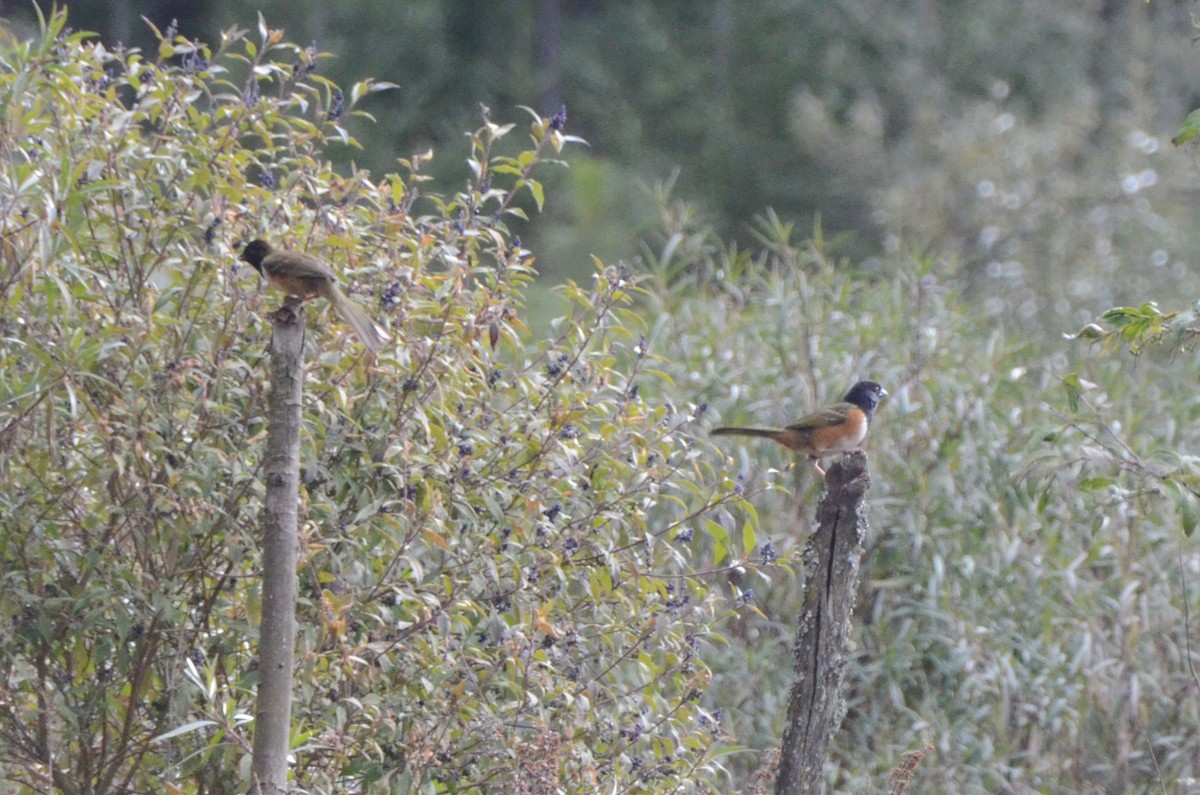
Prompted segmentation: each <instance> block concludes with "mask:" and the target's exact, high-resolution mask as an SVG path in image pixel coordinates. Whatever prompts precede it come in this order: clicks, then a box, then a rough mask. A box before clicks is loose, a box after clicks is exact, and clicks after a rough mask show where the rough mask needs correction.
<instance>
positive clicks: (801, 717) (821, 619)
mask: <svg viewBox="0 0 1200 795" xmlns="http://www.w3.org/2000/svg"><path fill="white" fill-rule="evenodd" d="M870 485H871V476H870V473H869V472H868V471H867V456H866V454H865V453H863V452H854V453H850V454H849V455H846V456H844V457H843V458H842V459H841V460H840V461H838V462H837V463H835V464H833V466H831V467H829V471H828V472H827V473H826V475H825V492H824V494H823V495H822V496H821V503H820V505H819V506H818V507H817V528H816V531H815V532H814V533H813V534H812V536H811V537H810V538H809V541H808V546H807V547H805V550H804V577H805V588H804V606H803V607H802V608H801V610H800V617H799V622H798V628H797V630H796V645H795V646H794V647H793V651H792V660H793V662H792V670H793V675H792V690H791V694H790V696H789V698H788V714H787V726H786V727H785V729H784V734H783V747H782V748H781V754H780V759H779V773H778V776H777V777H776V779H775V793H776V795H815V794H816V793H819V792H821V789H822V780H823V774H822V769H823V768H824V765H825V756H826V754H827V752H828V750H829V741H830V740H831V739H832V738H833V735H834V733H835V732H836V731H837V729H838V725H839V724H840V723H841V722H842V717H843V716H844V715H845V713H846V704H845V700H844V699H843V697H842V681H843V679H844V678H845V669H846V643H847V639H848V638H849V636H850V616H851V613H853V611H854V595H855V592H856V589H857V588H858V566H859V561H860V560H861V558H862V552H863V536H864V534H865V532H866V528H867V513H866V494H867V489H868V488H869V487H870Z"/></svg>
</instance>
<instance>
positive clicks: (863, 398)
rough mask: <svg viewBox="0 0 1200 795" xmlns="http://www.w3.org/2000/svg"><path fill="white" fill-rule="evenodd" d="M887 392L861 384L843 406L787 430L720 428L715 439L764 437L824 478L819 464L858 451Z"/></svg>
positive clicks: (852, 389)
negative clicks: (804, 460)
mask: <svg viewBox="0 0 1200 795" xmlns="http://www.w3.org/2000/svg"><path fill="white" fill-rule="evenodd" d="M883 397H887V390H885V389H884V388H883V387H881V386H880V385H879V384H877V383H875V382H874V381H859V382H858V383H857V384H855V385H854V386H853V387H851V388H850V391H849V392H847V393H846V397H844V398H842V401H841V402H840V403H834V404H833V405H832V406H829V407H828V408H826V409H822V410H821V411H818V412H817V413H816V414H809V415H808V416H807V417H803V418H801V419H799V420H796V421H795V422H793V423H792V424H791V425H789V426H787V427H786V428H717V429H716V430H715V431H713V432H712V433H713V436H762V437H765V438H767V439H771V440H773V441H776V442H779V443H780V444H781V445H783V446H784V447H786V448H788V449H789V450H794V451H795V452H797V453H800V454H801V455H804V456H807V457H808V458H809V460H811V461H812V465H813V468H814V469H816V470H817V472H818V473H819V474H820V475H821V477H822V478H823V477H825V470H824V469H821V464H820V460H821V459H822V458H825V457H826V456H831V455H836V454H838V453H845V452H848V451H850V450H857V449H858V446H859V445H860V444H862V440H863V439H865V438H866V436H867V428H868V427H870V425H871V417H872V416H873V415H874V413H875V407H876V406H877V405H879V399H880V398H883Z"/></svg>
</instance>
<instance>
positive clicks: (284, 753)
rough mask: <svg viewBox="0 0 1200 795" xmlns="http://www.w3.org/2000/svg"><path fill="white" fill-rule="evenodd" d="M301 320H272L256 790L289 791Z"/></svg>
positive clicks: (289, 307)
mask: <svg viewBox="0 0 1200 795" xmlns="http://www.w3.org/2000/svg"><path fill="white" fill-rule="evenodd" d="M302 317H303V316H302V315H301V314H300V313H299V311H298V307H297V306H296V305H295V304H293V303H291V302H289V303H288V304H286V305H284V307H283V309H280V310H279V311H278V312H276V313H275V315H274V318H273V319H274V328H275V333H274V334H273V335H272V338H271V395H270V398H269V401H268V407H267V411H268V419H267V421H268V427H267V458H266V466H265V468H264V469H265V472H266V496H265V498H264V521H263V549H262V569H263V584H262V625H261V627H260V628H259V643H258V673H259V679H258V701H257V703H256V705H255V710H254V750H253V753H254V758H253V763H252V766H251V770H252V772H253V776H254V782H255V783H254V788H253V790H252V791H253V792H255V793H262V795H282V794H283V793H286V792H287V791H288V788H287V773H288V751H289V746H288V742H289V738H290V737H291V725H292V660H293V657H294V654H295V651H296V546H297V533H296V521H297V509H298V503H299V499H300V403H301V398H302V393H303V388H304V362H303V358H302V353H303V347H304V324H303V321H302V319H301V318H302Z"/></svg>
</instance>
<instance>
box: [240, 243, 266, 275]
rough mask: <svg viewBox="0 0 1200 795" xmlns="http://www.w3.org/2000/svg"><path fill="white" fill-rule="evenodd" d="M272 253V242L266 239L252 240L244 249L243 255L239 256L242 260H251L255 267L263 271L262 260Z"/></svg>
mask: <svg viewBox="0 0 1200 795" xmlns="http://www.w3.org/2000/svg"><path fill="white" fill-rule="evenodd" d="M270 253H271V244H270V243H268V242H267V241H265V240H251V241H250V242H249V243H247V244H246V247H245V248H244V249H242V255H241V256H240V257H238V259H240V260H241V261H242V262H249V263H250V264H251V265H253V266H254V269H255V270H257V271H258V272H259V273H262V261H263V260H264V259H266V258H267V255H268V254H270Z"/></svg>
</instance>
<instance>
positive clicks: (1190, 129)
mask: <svg viewBox="0 0 1200 795" xmlns="http://www.w3.org/2000/svg"><path fill="white" fill-rule="evenodd" d="M1197 135H1200V108H1197V109H1196V110H1194V111H1192V112H1191V113H1189V114H1188V115H1187V117H1186V118H1185V119H1184V120H1183V124H1182V125H1181V126H1180V128H1179V132H1178V133H1176V134H1175V137H1174V138H1172V139H1171V143H1173V144H1175V145H1176V146H1183V145H1184V144H1186V143H1190V142H1191V141H1194V140H1195V139H1196V136H1197Z"/></svg>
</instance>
